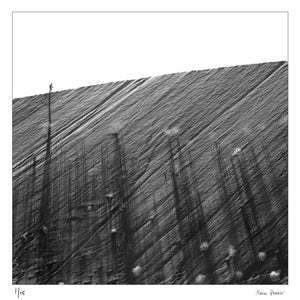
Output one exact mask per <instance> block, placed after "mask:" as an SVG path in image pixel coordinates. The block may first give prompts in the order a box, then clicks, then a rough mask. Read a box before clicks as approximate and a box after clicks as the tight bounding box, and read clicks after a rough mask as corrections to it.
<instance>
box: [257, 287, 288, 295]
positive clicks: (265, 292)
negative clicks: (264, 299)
mask: <svg viewBox="0 0 300 300" xmlns="http://www.w3.org/2000/svg"><path fill="white" fill-rule="evenodd" d="M255 295H256V296H283V295H285V291H275V290H273V289H271V290H269V291H266V290H259V289H257V290H256V294H255Z"/></svg>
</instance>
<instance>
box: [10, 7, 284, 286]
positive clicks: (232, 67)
mask: <svg viewBox="0 0 300 300" xmlns="http://www.w3.org/2000/svg"><path fill="white" fill-rule="evenodd" d="M287 18H288V15H287V13H286V12H282V13H265V14H263V13H223V14H222V13H219V14H213V13H198V14H197V13H193V14H192V13H190V14H188V16H186V14H184V13H182V14H180V13H115V14H114V13H47V12H44V13H43V12H41V13H26V12H23V13H21V12H19V13H18V12H15V13H14V14H13V100H12V142H13V145H12V210H13V213H12V218H13V220H12V251H13V256H12V262H11V263H12V283H13V284H14V285H40V284H42V285H46V284H49V285H106V284H114V285H127V284H134V285H225V284H227V285H228V284H229V285H251V284H256V285H260V284H269V285H272V284H275V285H287V284H288V274H289V272H288V271H289V270H288V60H287V20H288V19H287ZM216 19H218V20H219V23H218V24H219V25H218V27H217V28H215V29H214V30H213V32H210V33H209V34H208V33H206V32H205V27H204V26H203V20H204V22H205V23H206V24H207V26H210V22H215V20H216ZM116 21H118V23H115V22H116ZM247 22H248V24H251V22H254V23H256V25H255V26H261V27H260V31H261V36H258V39H260V38H261V40H260V42H261V44H258V45H256V46H255V49H254V51H255V50H257V51H262V52H264V51H265V50H264V46H265V45H264V43H272V42H274V41H273V38H274V36H276V40H275V42H274V43H278V45H277V44H276V45H275V44H274V54H273V53H272V52H269V49H267V51H266V53H265V55H264V57H263V60H261V59H259V60H258V61H253V60H252V61H250V62H248V61H247V60H246V59H245V60H244V61H243V60H242V59H240V58H239V60H238V62H237V63H233V64H230V63H229V64H228V63H227V62H222V59H221V58H220V57H222V53H226V51H231V47H230V43H232V41H231V39H230V38H228V37H227V36H226V32H227V33H228V31H229V30H232V29H234V28H236V27H238V26H241V28H239V30H240V31H239V33H241V36H239V37H238V38H239V40H238V41H236V42H237V44H239V45H240V49H237V50H238V51H243V47H244V46H247V43H253V41H252V39H253V36H251V31H252V30H254V29H253V27H252V26H254V24H251V26H250V27H247V28H246V29H244V23H247ZM112 24H117V25H115V27H111V26H112ZM154 24H156V25H155V26H154ZM157 26H159V27H160V31H158V30H156V28H157ZM219 26H221V27H219ZM255 26H254V27H255ZM276 26H277V27H276ZM105 27H107V28H110V29H109V30H108V31H106V28H105ZM137 27H143V30H142V31H141V30H139V31H138V32H135V29H136V28H137ZM222 27H223V28H222ZM275 28H276V32H275V33H274V32H273V31H274V30H275ZM271 29H272V30H271ZM247 30H248V31H247ZM244 31H245V32H244ZM255 34H257V32H255ZM236 38H237V37H236V36H235V37H234V39H236ZM227 43H228V44H229V46H228V44H227ZM220 47H222V48H220ZM147 48H148V49H149V48H151V51H144V50H145V49H147ZM201 48H205V49H204V50H203V49H202V50H203V51H201ZM276 51H278V53H279V52H280V53H279V55H281V56H280V57H278V58H279V59H277V56H276V55H278V53H277V52H276ZM207 52H211V54H210V58H209V59H208V60H209V61H207V62H206V57H205V55H206V54H207ZM219 53H221V54H219ZM233 54H234V53H233ZM160 56H161V57H160ZM189 56H190V57H189ZM157 57H159V58H160V59H159V60H157V61H156V59H157ZM273 57H275V59H273ZM56 60H58V61H56ZM197 60H198V61H197ZM31 67H32V68H33V69H32V70H30V68H31ZM137 67H138V68H139V71H136V70H135V69H137ZM131 69H132V70H131ZM29 70H30V76H29V75H27V72H28V71H29ZM131 71H132V73H131ZM135 71H136V73H134V72H135ZM135 74H137V75H135Z"/></svg>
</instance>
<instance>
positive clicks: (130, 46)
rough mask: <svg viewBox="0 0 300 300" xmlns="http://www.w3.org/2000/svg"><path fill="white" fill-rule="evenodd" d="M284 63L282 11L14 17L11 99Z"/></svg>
mask: <svg viewBox="0 0 300 300" xmlns="http://www.w3.org/2000/svg"><path fill="white" fill-rule="evenodd" d="M279 60H287V14H286V13H14V15H13V97H14V98H16V97H23V96H29V95H34V94H40V93H46V92H48V86H49V84H50V83H51V82H52V83H53V85H54V91H57V90H63V89H69V88H77V87H81V86H87V85H93V84H100V83H105V82H110V81H117V80H124V79H135V78H140V77H148V76H155V75H161V74H166V73H174V72H181V71H191V70H200V69H206V68H214V67H223V66H232V65H239V64H248V63H259V62H269V61H279Z"/></svg>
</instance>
